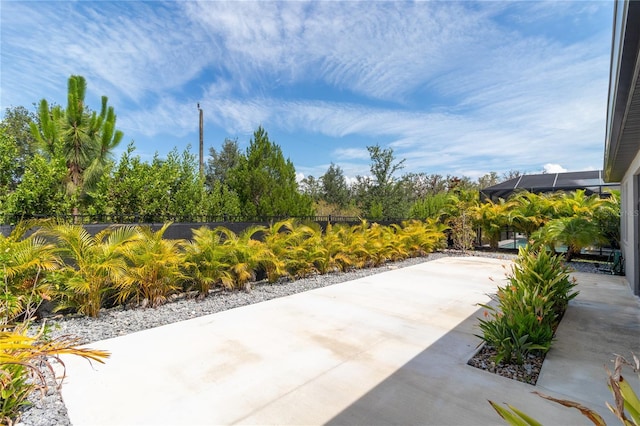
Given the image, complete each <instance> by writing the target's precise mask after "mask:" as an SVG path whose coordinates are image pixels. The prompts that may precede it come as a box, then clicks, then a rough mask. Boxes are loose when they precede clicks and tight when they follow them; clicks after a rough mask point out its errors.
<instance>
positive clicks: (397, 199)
mask: <svg viewBox="0 0 640 426" xmlns="http://www.w3.org/2000/svg"><path fill="white" fill-rule="evenodd" d="M367 150H368V151H369V156H370V158H371V165H370V172H371V176H370V177H369V176H367V177H363V176H356V184H355V186H354V195H355V197H356V199H357V202H358V205H359V207H360V208H361V209H362V210H363V211H364V212H366V213H367V216H368V217H369V218H371V219H372V220H379V219H385V218H405V217H407V213H408V211H409V206H410V202H409V200H408V197H407V192H406V186H405V185H404V182H403V181H402V180H401V179H398V177H396V173H397V172H398V171H399V170H402V168H403V167H404V165H403V164H404V159H403V160H400V161H396V157H395V156H394V154H393V149H391V148H388V149H382V148H381V147H380V146H379V145H374V146H368V147H367Z"/></svg>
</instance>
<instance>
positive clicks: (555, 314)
mask: <svg viewBox="0 0 640 426" xmlns="http://www.w3.org/2000/svg"><path fill="white" fill-rule="evenodd" d="M575 285H576V283H575V281H572V280H571V279H570V278H569V270H568V268H567V267H566V266H565V265H564V264H563V263H562V259H561V258H560V257H559V256H556V255H553V254H552V253H550V252H548V251H546V250H537V249H534V248H532V247H531V246H526V247H523V248H521V249H520V250H519V253H518V257H517V259H516V260H515V262H514V265H513V267H512V270H511V273H510V274H507V285H505V286H504V287H500V286H499V287H498V291H497V294H496V296H495V297H494V301H495V302H496V306H492V305H488V304H481V305H480V306H482V307H484V308H485V309H486V311H485V318H484V319H480V330H482V335H479V336H478V337H480V338H481V339H482V340H483V341H484V342H486V344H487V345H489V346H491V347H493V348H494V349H495V350H496V353H497V354H496V359H495V362H496V364H498V363H500V362H502V361H503V362H505V363H510V362H512V361H515V362H516V363H517V364H522V362H523V360H524V358H525V356H526V355H527V354H528V353H529V352H532V351H541V352H543V353H544V352H547V351H548V350H549V348H550V347H551V342H552V339H553V333H554V330H555V328H556V326H557V324H558V322H559V321H560V318H561V317H562V314H563V313H564V311H565V309H566V308H567V305H568V303H569V301H570V300H571V299H573V298H574V297H576V296H577V294H578V292H574V291H573V288H574V287H575Z"/></svg>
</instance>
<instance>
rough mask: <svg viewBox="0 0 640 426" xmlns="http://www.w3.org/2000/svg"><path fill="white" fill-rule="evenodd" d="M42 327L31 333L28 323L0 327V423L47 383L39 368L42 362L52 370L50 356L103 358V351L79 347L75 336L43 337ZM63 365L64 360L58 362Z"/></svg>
mask: <svg viewBox="0 0 640 426" xmlns="http://www.w3.org/2000/svg"><path fill="white" fill-rule="evenodd" d="M43 330H44V329H41V330H40V333H39V334H38V335H37V336H35V337H30V336H29V335H28V334H27V331H28V323H23V324H20V325H18V326H15V327H3V328H2V329H0V423H2V424H9V425H10V424H13V423H14V421H15V420H17V418H18V416H19V410H20V408H21V407H24V406H26V405H28V404H29V401H28V400H27V397H28V396H29V395H30V394H31V393H32V392H33V391H34V390H37V389H45V388H46V387H47V384H46V381H45V378H44V376H43V374H42V372H41V371H40V368H41V367H42V366H44V367H45V368H48V369H49V370H51V371H53V367H52V365H51V362H52V359H53V360H55V361H57V362H59V363H60V364H62V361H60V358H58V357H59V355H63V354H66V355H78V356H81V357H83V358H85V359H87V360H89V361H97V362H100V363H103V362H104V359H105V358H107V357H109V353H108V352H105V351H100V350H95V349H88V348H79V347H78V346H79V343H80V342H79V340H78V339H76V338H73V337H71V336H62V337H59V338H56V339H45V338H44V336H43ZM62 365H63V366H64V364H62Z"/></svg>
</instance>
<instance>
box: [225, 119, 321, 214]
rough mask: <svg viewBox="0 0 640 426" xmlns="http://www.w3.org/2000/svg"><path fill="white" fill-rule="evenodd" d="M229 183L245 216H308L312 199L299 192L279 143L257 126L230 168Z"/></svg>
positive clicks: (310, 212)
mask: <svg viewBox="0 0 640 426" xmlns="http://www.w3.org/2000/svg"><path fill="white" fill-rule="evenodd" d="M229 183H230V186H231V188H232V189H233V191H234V192H235V193H236V194H238V197H239V199H240V203H241V206H242V207H241V208H242V214H243V215H244V216H245V217H247V218H261V217H272V216H286V217H291V216H310V215H311V214H312V213H313V211H312V199H311V198H310V197H309V196H306V195H303V194H301V193H300V192H299V191H298V183H297V181H296V171H295V168H294V166H293V163H292V162H291V160H288V159H287V160H285V158H284V156H283V155H282V150H281V149H280V146H278V145H276V144H275V143H273V142H271V141H270V140H269V136H268V135H267V132H266V131H265V130H264V129H263V128H262V127H259V128H258V129H257V130H256V131H255V132H254V134H253V138H252V139H251V141H250V143H249V147H248V148H247V151H246V155H244V156H242V157H241V158H240V161H239V165H238V166H237V167H235V168H233V169H231V170H230V171H229Z"/></svg>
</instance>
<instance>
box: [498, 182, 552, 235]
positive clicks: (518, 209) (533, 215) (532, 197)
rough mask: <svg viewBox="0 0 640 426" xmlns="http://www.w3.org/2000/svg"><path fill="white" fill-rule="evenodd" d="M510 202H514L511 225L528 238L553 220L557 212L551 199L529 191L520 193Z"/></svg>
mask: <svg viewBox="0 0 640 426" xmlns="http://www.w3.org/2000/svg"><path fill="white" fill-rule="evenodd" d="M509 201H511V202H512V208H511V211H510V212H509V214H510V215H511V223H512V225H513V227H514V228H516V229H517V230H518V231H521V232H523V233H524V234H525V235H526V236H527V238H530V237H531V235H532V234H533V233H534V232H535V231H537V230H538V229H540V228H541V227H542V226H544V224H545V223H547V222H548V221H549V220H550V219H552V217H553V215H554V214H555V211H556V203H554V200H553V199H552V198H551V197H548V196H545V195H543V194H536V193H533V192H529V191H522V192H518V193H517V194H515V195H514V196H513V197H511V199H510V200H509Z"/></svg>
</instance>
